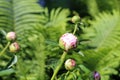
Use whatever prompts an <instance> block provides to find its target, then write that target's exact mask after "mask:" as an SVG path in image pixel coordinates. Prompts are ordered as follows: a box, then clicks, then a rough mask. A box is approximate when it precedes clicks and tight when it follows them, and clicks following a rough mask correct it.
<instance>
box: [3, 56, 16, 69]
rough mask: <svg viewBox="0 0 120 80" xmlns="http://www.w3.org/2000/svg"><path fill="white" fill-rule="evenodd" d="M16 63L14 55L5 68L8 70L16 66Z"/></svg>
mask: <svg viewBox="0 0 120 80" xmlns="http://www.w3.org/2000/svg"><path fill="white" fill-rule="evenodd" d="M16 63H17V56H16V55H14V56H13V57H12V59H11V60H10V62H9V63H8V64H7V66H6V67H5V68H10V67H12V66H13V65H14V64H16Z"/></svg>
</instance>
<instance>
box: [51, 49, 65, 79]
mask: <svg viewBox="0 0 120 80" xmlns="http://www.w3.org/2000/svg"><path fill="white" fill-rule="evenodd" d="M66 55H67V52H66V51H64V52H63V54H62V56H61V58H60V63H59V64H58V66H57V67H56V69H55V71H54V73H53V76H52V78H51V80H54V78H55V76H56V75H57V73H58V71H59V70H60V68H61V66H62V64H63V62H64V60H65V56H66Z"/></svg>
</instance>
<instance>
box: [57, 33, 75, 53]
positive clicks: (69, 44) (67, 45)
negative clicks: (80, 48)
mask: <svg viewBox="0 0 120 80" xmlns="http://www.w3.org/2000/svg"><path fill="white" fill-rule="evenodd" d="M59 46H60V47H61V48H62V49H64V50H66V51H68V50H69V49H72V48H75V47H76V46H77V37H76V36H74V35H73V34H72V33H65V34H64V35H62V37H61V38H60V39H59Z"/></svg>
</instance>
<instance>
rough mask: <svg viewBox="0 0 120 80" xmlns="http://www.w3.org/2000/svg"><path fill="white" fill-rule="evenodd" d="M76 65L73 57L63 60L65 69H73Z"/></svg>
mask: <svg viewBox="0 0 120 80" xmlns="http://www.w3.org/2000/svg"><path fill="white" fill-rule="evenodd" d="M75 65H76V62H75V61H74V60H73V59H67V60H66V61H65V68H66V69H67V70H73V69H74V67H75Z"/></svg>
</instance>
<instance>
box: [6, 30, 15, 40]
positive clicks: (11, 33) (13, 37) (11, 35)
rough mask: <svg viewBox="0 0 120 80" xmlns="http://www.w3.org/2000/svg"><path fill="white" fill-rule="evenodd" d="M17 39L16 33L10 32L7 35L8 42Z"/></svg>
mask: <svg viewBox="0 0 120 80" xmlns="http://www.w3.org/2000/svg"><path fill="white" fill-rule="evenodd" d="M15 38H16V34H15V32H9V33H7V35H6V39H7V40H8V41H11V40H15Z"/></svg>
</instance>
